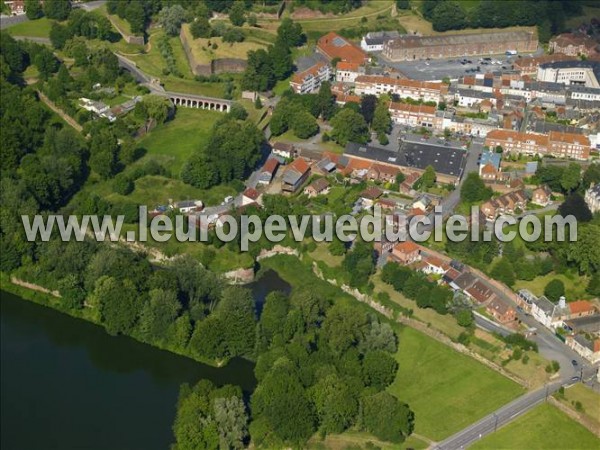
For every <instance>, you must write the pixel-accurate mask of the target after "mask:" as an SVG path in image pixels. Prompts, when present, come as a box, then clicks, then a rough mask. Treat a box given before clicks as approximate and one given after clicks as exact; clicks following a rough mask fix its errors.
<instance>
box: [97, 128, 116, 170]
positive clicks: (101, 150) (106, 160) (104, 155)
mask: <svg viewBox="0 0 600 450" xmlns="http://www.w3.org/2000/svg"><path fill="white" fill-rule="evenodd" d="M118 151H119V143H118V141H117V137H116V136H115V134H114V133H113V132H112V131H111V130H110V129H108V128H102V129H100V130H98V131H97V132H95V133H94V134H93V135H92V139H91V141H90V154H91V155H90V167H91V169H92V170H93V171H94V172H96V173H97V174H98V175H100V176H101V177H102V178H105V179H106V178H110V177H112V176H113V175H114V174H115V173H116V171H117V167H118V165H117V161H118V159H117V154H118Z"/></svg>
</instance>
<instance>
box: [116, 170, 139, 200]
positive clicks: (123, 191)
mask: <svg viewBox="0 0 600 450" xmlns="http://www.w3.org/2000/svg"><path fill="white" fill-rule="evenodd" d="M134 188H135V184H134V183H133V180H132V179H131V177H130V176H128V175H125V174H123V173H120V174H118V175H117V176H116V177H115V179H114V181H113V190H114V191H115V192H116V193H117V194H120V195H129V194H131V193H132V192H133V189H134Z"/></svg>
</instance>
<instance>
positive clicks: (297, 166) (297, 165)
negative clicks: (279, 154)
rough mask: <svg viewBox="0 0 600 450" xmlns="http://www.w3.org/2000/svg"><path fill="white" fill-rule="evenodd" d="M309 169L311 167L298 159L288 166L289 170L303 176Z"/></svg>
mask: <svg viewBox="0 0 600 450" xmlns="http://www.w3.org/2000/svg"><path fill="white" fill-rule="evenodd" d="M309 169H310V166H309V165H308V163H307V162H306V161H304V160H303V159H302V158H296V159H295V160H293V161H292V162H291V163H290V164H289V165H288V166H287V170H295V171H296V172H298V173H299V174H301V175H304V174H305V173H306V172H308V170H309Z"/></svg>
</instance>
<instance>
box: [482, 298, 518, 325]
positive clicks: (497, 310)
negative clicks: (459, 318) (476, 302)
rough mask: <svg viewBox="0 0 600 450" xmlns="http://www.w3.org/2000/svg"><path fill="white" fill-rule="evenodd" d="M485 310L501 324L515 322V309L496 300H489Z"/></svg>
mask: <svg viewBox="0 0 600 450" xmlns="http://www.w3.org/2000/svg"><path fill="white" fill-rule="evenodd" d="M485 310H486V311H487V312H488V313H489V314H491V315H492V316H493V317H494V318H495V319H496V320H497V321H498V322H500V323H501V324H505V325H506V324H510V323H511V322H514V321H515V320H517V312H516V311H515V309H514V308H512V307H511V306H509V305H507V304H506V303H504V302H502V301H501V300H500V299H498V298H493V299H491V300H490V302H489V303H488V305H487V306H486V308H485Z"/></svg>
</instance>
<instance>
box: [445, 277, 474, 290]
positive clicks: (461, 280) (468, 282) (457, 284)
mask: <svg viewBox="0 0 600 450" xmlns="http://www.w3.org/2000/svg"><path fill="white" fill-rule="evenodd" d="M477 281H479V278H477V277H476V276H475V275H473V274H472V273H470V272H463V273H461V274H460V275H459V276H458V277H456V278H455V279H454V280H453V281H452V282H450V283H448V284H449V285H450V287H451V288H452V289H454V290H460V291H463V292H464V291H466V290H467V289H469V288H470V287H471V286H473V284H474V283H476V282H477Z"/></svg>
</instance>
